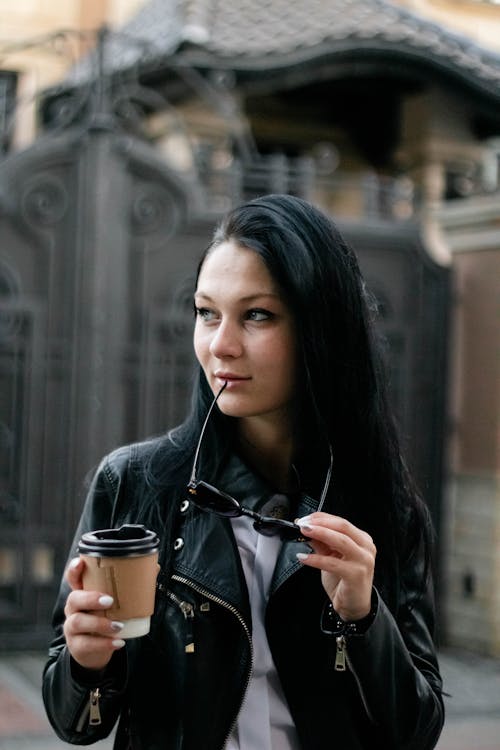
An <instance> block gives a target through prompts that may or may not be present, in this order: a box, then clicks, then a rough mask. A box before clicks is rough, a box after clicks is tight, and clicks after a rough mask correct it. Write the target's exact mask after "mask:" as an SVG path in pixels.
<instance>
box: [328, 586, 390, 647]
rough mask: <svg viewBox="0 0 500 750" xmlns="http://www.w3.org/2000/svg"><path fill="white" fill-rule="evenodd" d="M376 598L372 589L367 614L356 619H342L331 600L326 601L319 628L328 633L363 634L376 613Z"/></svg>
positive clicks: (337, 634) (336, 634)
mask: <svg viewBox="0 0 500 750" xmlns="http://www.w3.org/2000/svg"><path fill="white" fill-rule="evenodd" d="M377 607H378V598H377V594H376V593H375V590H373V591H372V597H371V604H370V610H369V612H368V614H366V615H364V616H363V617H359V618H356V619H344V618H343V617H341V616H340V615H339V614H338V612H336V611H335V609H334V606H333V604H332V603H331V602H327V603H326V605H325V606H324V608H323V612H322V614H321V630H322V632H323V633H326V634H328V635H335V636H339V635H347V636H349V635H364V634H365V633H366V631H367V630H368V628H369V627H370V626H371V624H372V623H373V621H374V619H375V616H376V614H377Z"/></svg>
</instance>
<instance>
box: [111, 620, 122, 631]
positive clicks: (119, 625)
mask: <svg viewBox="0 0 500 750" xmlns="http://www.w3.org/2000/svg"><path fill="white" fill-rule="evenodd" d="M123 628H124V625H123V622H118V620H113V622H112V623H111V630H114V631H115V633H118V632H119V631H120V630H123Z"/></svg>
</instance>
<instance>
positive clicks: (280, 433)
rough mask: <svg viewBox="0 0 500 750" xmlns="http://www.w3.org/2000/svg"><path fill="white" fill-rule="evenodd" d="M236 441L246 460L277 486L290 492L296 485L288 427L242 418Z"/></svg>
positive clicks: (291, 443) (291, 442)
mask: <svg viewBox="0 0 500 750" xmlns="http://www.w3.org/2000/svg"><path fill="white" fill-rule="evenodd" d="M239 444H240V450H241V453H242V455H243V457H244V458H245V460H246V461H248V463H249V464H250V465H251V466H254V467H255V469H257V471H258V472H259V473H260V474H262V476H264V477H265V478H266V479H267V480H268V481H269V482H270V483H271V484H272V485H273V486H274V487H276V489H278V490H281V491H282V492H290V491H291V490H292V489H295V488H296V478H295V476H294V473H293V471H292V468H291V467H292V455H293V441H292V436H291V432H290V429H289V428H288V426H286V427H285V426H284V425H276V424H269V423H262V422H260V421H257V420H244V421H243V420H242V422H241V423H240V426H239Z"/></svg>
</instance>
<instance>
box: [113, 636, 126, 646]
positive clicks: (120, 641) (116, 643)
mask: <svg viewBox="0 0 500 750" xmlns="http://www.w3.org/2000/svg"><path fill="white" fill-rule="evenodd" d="M111 643H112V644H113V646H114V647H115V648H123V647H124V645H125V641H124V640H123V639H122V638H116V639H115V640H114V641H111Z"/></svg>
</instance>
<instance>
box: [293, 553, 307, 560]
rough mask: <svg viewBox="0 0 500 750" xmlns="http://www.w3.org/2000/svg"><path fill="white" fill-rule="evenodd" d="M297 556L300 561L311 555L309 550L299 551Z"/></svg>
mask: <svg viewBox="0 0 500 750" xmlns="http://www.w3.org/2000/svg"><path fill="white" fill-rule="evenodd" d="M296 557H297V560H300V562H303V561H304V560H307V558H308V557H309V555H308V553H307V552H297V555H296Z"/></svg>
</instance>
